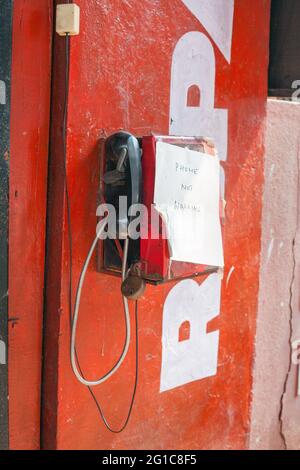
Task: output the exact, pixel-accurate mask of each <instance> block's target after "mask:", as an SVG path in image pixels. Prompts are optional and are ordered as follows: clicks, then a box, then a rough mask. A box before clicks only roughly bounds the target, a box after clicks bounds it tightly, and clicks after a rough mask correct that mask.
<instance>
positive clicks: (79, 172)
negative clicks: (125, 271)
mask: <svg viewBox="0 0 300 470" xmlns="http://www.w3.org/2000/svg"><path fill="white" fill-rule="evenodd" d="M77 3H78V4H79V5H80V7H81V33H80V35H79V36H77V37H74V38H72V39H71V59H70V60H71V72H70V102H69V109H68V135H67V149H68V151H67V172H68V183H69V189H70V196H71V217H72V234H73V278H74V283H73V300H74V295H75V288H76V283H77V280H78V276H79V273H80V270H81V267H82V264H83V262H84V259H85V257H86V255H87V251H88V249H89V246H90V244H91V242H92V240H93V237H94V235H95V226H96V217H95V212H96V200H97V189H98V179H99V171H98V170H99V161H98V141H99V138H100V137H103V136H104V135H106V134H109V133H111V132H113V131H115V130H118V129H120V128H125V129H126V130H129V131H131V132H133V133H135V134H137V135H144V134H150V133H151V132H156V133H160V134H167V133H168V130H169V101H170V73H171V63H172V55H173V51H174V48H175V45H176V43H177V41H178V40H179V38H180V37H181V36H182V35H183V34H184V33H186V32H188V31H203V32H204V33H205V34H207V33H206V32H205V29H204V27H203V26H202V25H201V24H200V23H199V21H198V20H197V19H196V18H195V17H194V16H193V15H192V13H191V12H189V11H188V9H187V8H186V7H185V5H184V4H183V2H182V1H181V0H172V1H171V0H161V1H159V0H158V1H156V2H153V1H152V0H151V1H150V0H142V1H139V2H136V1H134V0H129V1H127V2H122V8H121V6H120V2H113V1H111V0H102V1H98V0H78V1H77ZM269 7H270V2H269V0H263V1H262V0H253V1H252V2H251V7H250V6H249V1H248V0H238V1H236V2H235V12H234V25H233V42H232V59H231V63H230V64H229V63H228V62H227V61H226V60H225V58H224V56H223V55H222V54H221V53H220V51H219V49H218V48H217V47H216V46H214V49H215V55H216V63H217V76H216V107H218V108H227V109H228V110H229V130H228V133H229V150H228V158H227V161H226V162H225V163H224V164H223V166H224V168H225V174H226V199H227V215H226V224H225V240H224V249H225V258H226V268H225V274H224V281H223V287H222V304H221V314H220V316H219V317H218V318H217V319H216V320H215V321H214V325H213V327H212V325H211V326H210V328H209V329H210V331H214V330H215V329H219V330H220V346H219V356H218V371H217V375H216V376H214V377H211V378H208V379H204V380H200V381H196V382H193V383H190V384H187V385H185V386H182V387H179V388H176V389H173V390H171V391H169V392H164V393H160V392H159V385H160V371H161V351H162V344H161V340H162V313H163V305H164V302H165V299H166V296H167V294H168V293H169V291H170V290H171V289H172V286H171V285H166V286H161V287H148V288H147V291H146V293H145V295H144V297H143V299H142V300H141V301H140V306H139V340H140V351H139V359H140V366H139V367H140V371H139V383H138V391H137V397H136V403H135V406H134V410H133V414H132V418H131V421H130V423H129V426H128V428H127V429H126V431H124V432H123V433H122V434H120V435H114V434H111V433H110V432H108V431H107V430H106V429H105V427H104V426H103V424H102V422H101V420H100V418H99V415H98V413H97V409H96V407H95V404H94V402H93V401H92V399H91V397H90V395H89V392H88V390H87V389H86V388H85V387H84V386H82V385H81V384H80V383H78V382H77V381H76V379H75V377H74V376H73V373H72V371H71V366H70V359H69V345H70V327H69V312H68V285H69V284H68V281H69V246H68V238H67V225H66V210H65V209H66V207H65V197H64V185H63V152H62V148H63V147H62V139H61V136H62V134H61V125H62V107H63V99H64V39H63V38H59V37H56V39H55V68H54V74H55V75H54V84H55V88H54V95H53V122H52V152H51V171H50V177H51V187H50V213H49V214H50V240H49V247H48V248H49V265H48V280H47V330H46V362H45V375H44V400H45V401H44V421H43V425H44V428H43V447H44V448H57V449H114V448H121V449H122V448H123V449H124V448H128V449H131V448H132V449H172V448H179V449H180V448H200V449H202V448H203V449H214V448H218V449H232V448H234V449H244V448H247V446H248V433H249V409H250V397H251V387H252V361H253V345H254V335H255V323H256V312H257V293H258V273H259V254H260V235H261V229H260V227H261V200H262V184H263V158H262V157H263V139H264V120H265V100H266V94H267V66H268V34H269ZM233 267H234V271H232V268H233ZM229 272H231V273H232V275H231V277H230V278H229V277H228V274H229ZM132 321H133V312H132ZM123 341H124V326H123V312H122V306H121V297H120V281H119V280H118V279H116V278H113V277H109V276H107V275H104V274H99V273H97V272H96V261H95V260H94V262H93V263H92V264H91V266H90V269H89V272H88V276H87V280H86V284H85V288H84V291H83V300H82V306H81V320H80V321H79V334H78V344H77V349H78V354H79V357H80V362H81V366H82V368H83V370H84V374H85V375H86V376H88V377H89V378H91V379H95V378H96V377H98V376H99V375H100V374H102V373H103V372H105V371H107V370H108V369H109V368H110V367H111V366H112V365H113V363H114V362H115V360H116V359H117V357H118V356H119V354H120V351H121V348H122V345H123ZM134 364H135V359H134V341H132V346H131V348H130V351H129V355H128V357H127V359H126V362H125V364H124V365H123V366H122V368H121V370H120V371H119V372H118V374H117V375H116V376H115V377H114V378H113V379H112V380H110V381H109V382H108V383H106V384H105V385H103V386H101V387H98V388H96V389H95V394H96V396H97V398H98V400H99V402H100V404H101V406H102V407H103V410H104V412H105V414H106V416H107V418H108V420H109V421H110V423H111V425H112V426H114V427H119V426H120V425H121V424H122V423H123V421H124V419H125V417H126V414H127V411H128V407H129V402H130V398H131V393H132V387H133V381H134Z"/></svg>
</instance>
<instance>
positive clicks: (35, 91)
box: [8, 0, 52, 449]
mask: <svg viewBox="0 0 300 470" xmlns="http://www.w3.org/2000/svg"><path fill="white" fill-rule="evenodd" d="M51 44H52V2H51V1H50V0H31V1H30V2H24V1H23V0H15V1H14V10H13V55H12V103H11V157H10V215H9V320H10V323H9V365H8V367H9V439H10V448H11V449H38V448H39V447H40V402H41V394H40V389H41V362H42V324H43V288H44V262H45V224H46V195H47V170H48V168H47V166H48V142H49V120H50V78H51Z"/></svg>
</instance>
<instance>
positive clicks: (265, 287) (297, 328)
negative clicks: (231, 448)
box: [250, 100, 300, 449]
mask: <svg viewBox="0 0 300 470" xmlns="http://www.w3.org/2000/svg"><path fill="white" fill-rule="evenodd" d="M299 148H300V104H299V103H292V102H287V101H278V100H269V102H268V119H267V136H266V157H265V190H264V204H263V221H262V223H263V232H262V255H261V274H260V293H259V307H258V323H257V338H256V359H255V368H254V388H253V402H252V428H251V434H250V447H251V448H252V449H285V448H288V449H300V426H299V416H300V397H297V374H298V367H297V366H296V365H294V364H292V361H291V344H292V342H293V341H295V340H298V339H300V312H299V300H300V296H299V281H300V230H299V165H300V163H299V158H300V152H299Z"/></svg>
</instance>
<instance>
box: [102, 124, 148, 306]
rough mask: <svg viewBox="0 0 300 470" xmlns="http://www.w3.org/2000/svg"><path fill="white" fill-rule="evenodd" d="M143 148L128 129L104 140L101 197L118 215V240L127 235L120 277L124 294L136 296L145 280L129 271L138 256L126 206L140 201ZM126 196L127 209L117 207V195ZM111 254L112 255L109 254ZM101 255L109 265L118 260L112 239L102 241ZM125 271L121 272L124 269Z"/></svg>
mask: <svg viewBox="0 0 300 470" xmlns="http://www.w3.org/2000/svg"><path fill="white" fill-rule="evenodd" d="M141 157H142V151H141V148H140V145H139V141H138V139H137V138H136V137H135V136H133V135H132V134H129V133H128V132H123V131H121V132H117V133H116V134H113V135H111V136H110V137H109V138H108V139H107V141H106V144H105V160H106V164H105V173H104V177H103V181H104V184H105V189H104V197H105V202H106V204H111V205H112V206H114V208H115V210H116V215H117V225H118V227H117V234H118V238H119V239H120V240H126V239H127V240H128V239H130V243H128V242H127V244H126V243H124V249H125V247H127V248H126V265H127V266H128V267H129V270H128V271H127V274H126V276H125V277H124V275H123V276H122V277H123V282H122V287H121V290H122V294H123V296H125V297H127V298H129V299H132V300H136V299H137V298H139V297H140V296H141V295H142V294H143V292H144V291H145V287H146V286H145V282H144V280H143V279H142V278H141V277H140V276H136V275H135V273H134V272H132V269H131V267H133V266H135V265H136V263H137V262H139V260H140V243H139V240H135V239H133V236H132V237H131V234H130V222H131V220H132V219H133V217H132V216H131V217H130V216H128V210H129V209H130V207H131V206H132V205H134V204H140V203H141V202H142V160H141ZM121 196H125V197H126V206H127V210H126V212H125V211H124V210H121V209H120V205H119V204H120V197H121ZM111 257H113V258H111ZM104 258H105V261H106V263H107V264H108V265H109V264H110V263H111V262H112V264H113V265H114V266H116V264H117V263H118V262H119V263H120V264H119V266H120V268H122V269H123V267H124V265H122V266H121V260H120V259H119V254H118V253H117V250H116V246H115V243H114V240H109V239H106V240H105V241H104ZM123 274H124V273H123Z"/></svg>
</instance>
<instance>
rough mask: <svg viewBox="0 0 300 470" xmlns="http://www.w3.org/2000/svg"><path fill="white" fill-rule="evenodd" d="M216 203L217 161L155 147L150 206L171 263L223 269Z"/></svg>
mask: <svg viewBox="0 0 300 470" xmlns="http://www.w3.org/2000/svg"><path fill="white" fill-rule="evenodd" d="M219 201H220V162H219V159H218V157H215V156H211V155H207V154H205V153H202V152H197V151H193V150H189V149H188V148H182V147H178V146H176V145H170V144H166V143H163V142H158V143H157V146H156V175H155V194H154V203H155V207H156V209H157V210H158V211H159V213H160V214H161V216H162V218H163V220H164V223H165V227H166V232H167V236H168V242H169V248H170V257H171V259H172V260H174V261H182V262H190V263H196V264H204V265H208V266H220V267H223V266H224V256H223V244H222V232H221V225H220V216H219Z"/></svg>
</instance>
